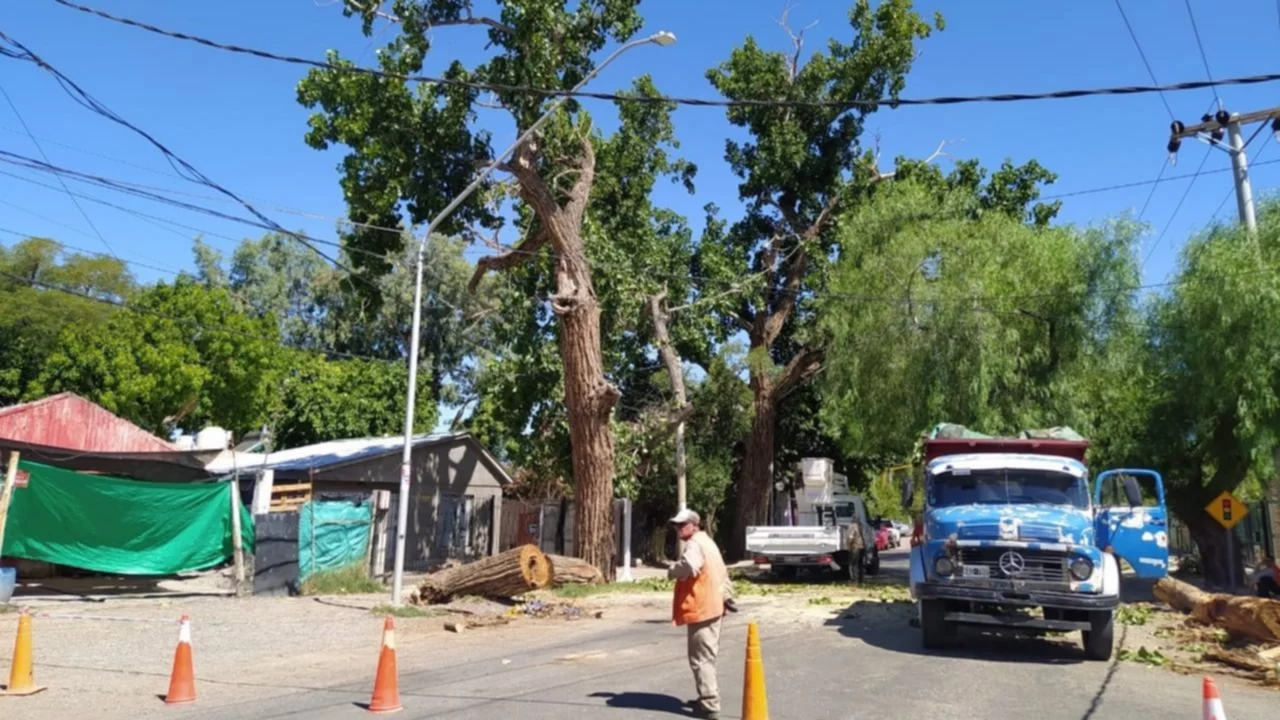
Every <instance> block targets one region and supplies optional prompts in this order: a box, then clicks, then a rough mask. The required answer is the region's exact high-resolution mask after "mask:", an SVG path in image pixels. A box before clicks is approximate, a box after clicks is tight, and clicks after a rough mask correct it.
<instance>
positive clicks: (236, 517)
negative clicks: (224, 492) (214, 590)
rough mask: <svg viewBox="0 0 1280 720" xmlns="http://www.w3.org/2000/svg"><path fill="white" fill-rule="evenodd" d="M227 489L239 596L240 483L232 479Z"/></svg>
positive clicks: (241, 582)
mask: <svg viewBox="0 0 1280 720" xmlns="http://www.w3.org/2000/svg"><path fill="white" fill-rule="evenodd" d="M236 477H237V478H238V477H239V476H236ZM227 489H228V490H230V491H231V547H232V548H233V549H234V550H235V561H236V594H237V595H239V594H240V586H242V585H244V543H243V541H242V540H241V538H240V532H241V531H240V481H239V480H238V479H232V480H231V481H230V482H228V483H227Z"/></svg>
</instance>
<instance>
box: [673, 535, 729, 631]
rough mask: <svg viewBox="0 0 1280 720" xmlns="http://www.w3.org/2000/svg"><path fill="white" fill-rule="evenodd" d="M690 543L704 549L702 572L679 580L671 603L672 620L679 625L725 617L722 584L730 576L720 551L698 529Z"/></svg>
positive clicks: (709, 537) (713, 542)
mask: <svg viewBox="0 0 1280 720" xmlns="http://www.w3.org/2000/svg"><path fill="white" fill-rule="evenodd" d="M689 542H693V543H697V544H698V547H699V548H701V549H702V569H701V570H699V571H698V574H697V575H694V576H693V577H690V578H684V579H682V580H677V581H676V592H675V597H674V599H673V602H672V604H671V620H672V622H674V623H675V624H676V625H677V626H680V625H690V624H693V623H700V622H705V621H707V620H714V619H716V618H718V617H720V616H721V615H724V587H723V583H724V582H725V579H726V578H727V577H728V575H729V573H728V571H726V570H725V567H724V558H722V557H721V556H720V548H718V547H716V543H715V541H714V540H712V539H711V536H709V535H707V534H706V533H705V532H703V531H701V530H699V531H698V532H696V533H694V534H693V537H692V538H690V539H689Z"/></svg>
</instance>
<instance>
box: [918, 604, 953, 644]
mask: <svg viewBox="0 0 1280 720" xmlns="http://www.w3.org/2000/svg"><path fill="white" fill-rule="evenodd" d="M945 616H946V607H945V606H944V605H943V604H942V601H941V600H921V601H920V639H921V640H922V641H923V644H924V647H925V649H926V650H938V649H940V648H941V647H942V646H943V645H945V644H946V641H947V635H948V634H949V633H948V632H947V621H946V617H945Z"/></svg>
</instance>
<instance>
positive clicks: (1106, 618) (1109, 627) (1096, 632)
mask: <svg viewBox="0 0 1280 720" xmlns="http://www.w3.org/2000/svg"><path fill="white" fill-rule="evenodd" d="M1089 624H1090V625H1091V626H1092V628H1091V629H1089V630H1084V631H1082V632H1081V633H1080V635H1081V637H1082V638H1083V640H1084V654H1085V657H1087V658H1089V659H1090V660H1110V659H1111V648H1112V647H1113V646H1114V645H1115V638H1116V621H1115V616H1114V615H1113V614H1112V613H1111V611H1110V610H1104V611H1101V612H1093V613H1089Z"/></svg>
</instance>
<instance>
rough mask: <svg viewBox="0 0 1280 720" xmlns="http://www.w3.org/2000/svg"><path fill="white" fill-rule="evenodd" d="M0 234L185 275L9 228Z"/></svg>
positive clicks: (64, 250)
mask: <svg viewBox="0 0 1280 720" xmlns="http://www.w3.org/2000/svg"><path fill="white" fill-rule="evenodd" d="M0 232H2V233H8V234H10V235H15V236H17V237H20V238H24V239H27V240H48V241H49V242H51V243H53V244H54V245H57V246H58V247H60V248H62V252H63V254H70V253H68V252H67V251H68V250H75V251H76V252H82V253H85V254H86V255H93V256H96V257H110V258H112V259H114V260H116V261H118V262H119V263H120V264H122V265H133V266H136V267H142V268H147V269H148V270H155V271H156V272H162V273H165V274H167V275H174V276H178V275H182V274H184V273H183V271H182V270H178V269H177V268H173V267H164V266H159V265H148V264H147V263H144V262H139V261H137V260H123V259H121V258H118V257H116V256H115V255H108V254H107V253H104V252H98V251H96V250H90V249H88V248H83V247H79V246H78V245H71V244H68V243H65V242H62V241H61V240H54V239H53V238H46V237H40V236H37V235H32V234H31V233H25V232H21V231H19V230H10V229H9V228H6V227H0Z"/></svg>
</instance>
